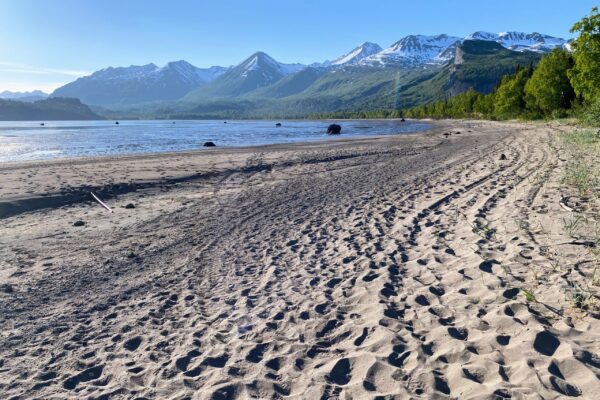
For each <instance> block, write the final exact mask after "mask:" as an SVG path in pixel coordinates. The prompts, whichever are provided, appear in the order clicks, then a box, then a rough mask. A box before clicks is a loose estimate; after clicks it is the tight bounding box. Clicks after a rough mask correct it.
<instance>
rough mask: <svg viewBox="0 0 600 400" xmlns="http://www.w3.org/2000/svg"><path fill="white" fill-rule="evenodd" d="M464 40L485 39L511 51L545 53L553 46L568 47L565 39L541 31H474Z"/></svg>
mask: <svg viewBox="0 0 600 400" xmlns="http://www.w3.org/2000/svg"><path fill="white" fill-rule="evenodd" d="M465 40H485V41H493V42H496V43H499V44H500V45H501V46H502V47H505V48H507V49H509V50H513V51H519V52H523V51H533V52H536V53H546V52H548V51H551V50H553V49H555V48H568V43H567V41H566V40H564V39H561V38H557V37H553V36H549V35H543V34H541V33H537V32H533V33H523V32H500V33H491V32H483V31H479V32H474V33H472V34H470V35H468V36H467V37H466V38H465Z"/></svg>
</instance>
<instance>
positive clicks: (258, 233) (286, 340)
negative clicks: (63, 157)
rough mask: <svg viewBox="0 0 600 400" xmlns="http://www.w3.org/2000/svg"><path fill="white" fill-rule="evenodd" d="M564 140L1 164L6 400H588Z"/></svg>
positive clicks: (361, 144) (581, 269)
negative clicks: (573, 285) (568, 228)
mask: <svg viewBox="0 0 600 400" xmlns="http://www.w3.org/2000/svg"><path fill="white" fill-rule="evenodd" d="M563 129H567V128H565V127H561V126H549V125H542V124H536V125H525V124H499V123H491V122H451V123H450V122H443V123H439V124H437V125H436V126H435V128H434V129H433V130H432V131H431V132H428V133H425V134H418V135H410V136H396V137H385V138H372V139H363V140H341V141H334V142H329V143H327V144H325V143H319V144H299V145H281V146H266V147H259V148H252V149H230V150H221V149H215V150H204V151H199V152H195V153H193V152H192V153H178V154H166V155H153V156H142V157H119V158H104V159H97V160H68V161H52V162H35V163H23V164H4V165H2V166H0V327H1V331H0V398H2V399H33V398H36V399H88V398H89V399H247V398H254V399H280V398H281V399H375V398H377V399H409V398H411V399H417V398H423V399H436V398H455V399H505V398H513V399H555V398H564V397H567V396H580V398H586V399H594V398H598V396H599V393H600V340H599V339H600V324H599V320H598V319H597V316H596V315H593V314H590V313H588V312H582V311H580V310H579V309H577V308H576V307H575V306H574V305H573V303H572V302H570V301H569V300H568V298H567V296H566V294H565V293H566V290H567V289H566V288H567V284H568V282H572V281H573V280H575V281H576V280H577V279H580V280H583V279H587V277H589V276H590V275H591V274H592V271H590V270H589V269H590V268H592V267H593V266H592V265H591V263H589V262H588V253H587V252H586V251H585V249H584V248H583V247H582V246H581V245H580V244H577V243H574V242H573V241H571V240H570V239H569V238H568V237H566V235H565V233H564V232H563V228H562V218H563V217H565V216H568V214H569V211H568V210H567V209H566V208H565V207H563V206H561V205H560V199H561V198H562V197H563V193H562V191H564V188H563V187H562V185H561V183H560V177H561V171H562V168H564V165H565V162H566V159H565V156H564V155H563V153H562V150H561V147H560V142H559V140H558V133H559V131H560V130H563ZM459 132H460V134H459ZM443 133H451V134H450V135H443ZM501 154H504V155H505V156H506V160H501ZM90 190H92V191H94V192H95V193H96V194H98V196H99V197H100V198H102V199H104V200H105V201H106V203H107V204H108V205H109V206H110V207H112V208H113V209H114V212H113V213H108V212H107V211H106V210H104V209H103V208H102V207H100V206H99V205H98V203H96V202H94V201H93V200H91V197H90V195H89V191H90ZM129 203H132V204H133V205H134V206H135V208H124V206H125V205H127V204H129ZM76 221H83V222H84V223H85V225H83V226H73V224H74V223H75V222H76ZM519 288H524V289H526V290H528V291H531V292H532V293H533V294H534V295H535V301H527V299H526V298H525V296H524V293H523V292H522V291H520V290H519Z"/></svg>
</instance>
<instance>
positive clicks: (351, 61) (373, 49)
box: [330, 42, 383, 65]
mask: <svg viewBox="0 0 600 400" xmlns="http://www.w3.org/2000/svg"><path fill="white" fill-rule="evenodd" d="M382 50H383V49H382V48H381V46H379V45H378V44H377V43H371V42H364V43H363V44H361V45H359V46H357V47H355V48H354V49H353V50H352V51H350V52H349V53H346V54H344V55H343V56H341V57H338V58H337V59H335V60H334V61H332V62H331V63H330V65H356V64H358V63H359V62H360V61H362V60H363V59H365V58H366V57H369V56H372V55H373V54H377V53H379V52H380V51H382Z"/></svg>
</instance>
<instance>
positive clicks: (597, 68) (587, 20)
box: [569, 7, 600, 102]
mask: <svg viewBox="0 0 600 400" xmlns="http://www.w3.org/2000/svg"><path fill="white" fill-rule="evenodd" d="M571 32H578V33H579V37H578V38H577V39H576V40H575V41H574V42H573V43H572V47H573V58H574V59H575V66H574V67H573V69H571V70H570V71H569V78H570V79H571V84H572V85H573V88H574V89H575V93H577V95H578V96H581V97H582V98H583V99H584V100H585V101H587V102H593V101H594V100H595V99H596V98H597V97H599V96H600V14H599V13H598V8H597V7H594V8H593V9H592V12H591V14H590V16H589V17H584V18H582V19H581V21H579V22H577V23H576V24H575V25H573V28H572V29H571Z"/></svg>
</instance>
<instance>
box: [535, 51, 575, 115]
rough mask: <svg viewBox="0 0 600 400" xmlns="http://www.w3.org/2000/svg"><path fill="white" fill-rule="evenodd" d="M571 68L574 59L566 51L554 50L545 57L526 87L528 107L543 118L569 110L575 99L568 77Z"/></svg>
mask: <svg viewBox="0 0 600 400" xmlns="http://www.w3.org/2000/svg"><path fill="white" fill-rule="evenodd" d="M571 68H573V57H572V56H571V54H569V52H567V51H566V50H554V51H553V52H551V53H550V54H548V55H547V56H546V57H544V58H543V59H542V61H541V62H540V63H539V65H538V66H537V68H536V69H535V71H534V73H533V75H532V76H531V79H529V81H528V82H527V84H526V85H525V98H526V102H527V107H528V108H529V109H530V110H531V111H533V112H537V113H539V114H541V115H543V116H552V115H553V113H555V112H556V111H557V110H565V109H569V108H570V107H571V103H572V101H573V100H574V99H575V91H574V90H573V87H572V86H571V83H570V81H569V77H568V76H567V73H568V71H569V70H570V69H571Z"/></svg>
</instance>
